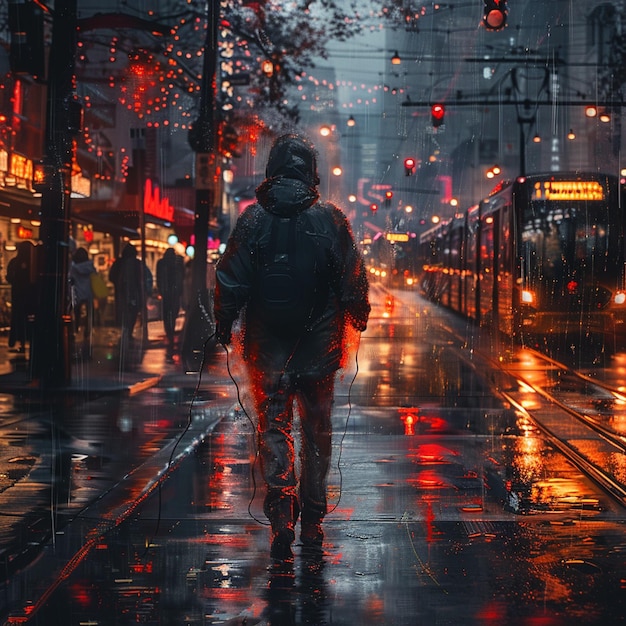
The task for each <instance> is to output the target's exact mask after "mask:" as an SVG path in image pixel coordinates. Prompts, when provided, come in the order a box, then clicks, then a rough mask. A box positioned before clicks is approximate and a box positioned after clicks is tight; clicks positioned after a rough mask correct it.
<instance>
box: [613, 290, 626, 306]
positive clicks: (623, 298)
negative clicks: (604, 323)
mask: <svg viewBox="0 0 626 626" xmlns="http://www.w3.org/2000/svg"><path fill="white" fill-rule="evenodd" d="M613 302H615V304H624V303H625V302H626V293H624V292H623V291H618V292H617V293H616V294H615V295H614V296H613Z"/></svg>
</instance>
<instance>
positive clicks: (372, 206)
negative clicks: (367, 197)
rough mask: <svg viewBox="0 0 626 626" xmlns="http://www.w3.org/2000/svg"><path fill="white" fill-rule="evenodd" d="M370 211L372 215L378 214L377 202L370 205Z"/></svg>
mask: <svg viewBox="0 0 626 626" xmlns="http://www.w3.org/2000/svg"><path fill="white" fill-rule="evenodd" d="M370 211H371V212H372V213H376V211H378V205H377V204H376V203H375V202H372V204H370Z"/></svg>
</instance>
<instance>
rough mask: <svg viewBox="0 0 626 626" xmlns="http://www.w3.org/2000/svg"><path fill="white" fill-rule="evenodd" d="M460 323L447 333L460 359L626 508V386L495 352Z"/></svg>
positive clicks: (536, 358) (531, 353)
mask: <svg viewBox="0 0 626 626" xmlns="http://www.w3.org/2000/svg"><path fill="white" fill-rule="evenodd" d="M394 294H395V297H396V299H398V300H400V299H403V300H405V304H408V303H409V302H408V301H411V302H412V304H415V305H417V306H422V304H423V301H421V299H419V296H415V295H407V294H406V292H405V293H404V294H403V292H397V291H396V292H394ZM414 298H418V299H416V300H414ZM426 306H435V305H432V303H428V304H427V305H426ZM439 310H440V309H439V308H438V311H439ZM440 319H441V320H442V323H446V324H447V322H443V320H445V319H446V316H444V317H441V318H440ZM455 320H458V318H457V317H456V316H454V315H453V314H451V317H450V325H449V326H447V325H446V328H445V330H446V331H447V332H449V333H450V334H451V335H452V336H453V337H454V338H455V344H457V348H456V350H457V353H458V355H459V357H460V358H462V359H463V360H464V361H465V362H467V363H468V364H470V365H471V366H472V367H473V368H474V369H478V368H484V371H487V370H488V371H489V372H490V377H491V384H492V386H493V387H494V391H495V392H496V393H497V394H499V395H500V396H501V397H502V398H503V399H504V400H505V401H507V402H508V403H509V404H510V405H511V406H512V407H514V408H515V409H516V410H517V411H518V412H519V413H520V414H522V415H523V416H525V418H526V419H527V420H532V422H533V423H534V424H536V426H537V428H538V429H539V430H541V431H542V432H543V433H544V435H545V436H546V438H547V439H548V440H549V441H550V443H551V444H553V445H554V447H555V448H557V449H558V450H559V451H560V452H561V453H562V454H563V455H564V456H565V457H566V458H568V459H569V460H570V461H571V462H572V463H573V464H574V465H576V466H577V467H578V468H579V470H580V471H581V472H583V473H584V474H585V475H586V476H588V477H589V478H590V479H591V480H593V481H594V482H595V483H596V484H597V485H598V486H599V487H600V488H601V489H602V490H603V491H604V492H605V493H607V494H608V495H609V496H611V497H612V499H613V500H614V501H616V502H617V503H619V504H620V505H621V506H625V507H626V381H625V384H624V385H623V386H622V385H621V384H620V383H619V380H617V379H616V378H614V377H613V379H612V382H607V383H603V382H602V381H601V380H598V379H599V378H601V377H602V374H601V373H599V372H600V369H601V368H599V369H596V370H595V372H594V374H593V375H594V378H592V377H591V376H592V375H590V373H589V372H584V371H580V370H578V369H575V368H574V367H571V366H569V365H567V364H565V363H562V362H559V361H557V360H555V359H553V358H551V357H549V356H547V355H546V354H543V353H541V352H538V351H537V350H534V349H530V348H523V347H520V348H517V349H511V346H510V343H509V344H508V345H507V346H504V345H500V346H495V347H494V343H493V342H491V341H489V340H485V339H486V338H485V337H484V335H485V334H486V333H483V331H482V329H478V328H473V327H472V328H471V329H470V331H469V333H468V332H467V328H466V329H465V332H466V334H465V336H463V334H462V333H461V332H459V328H458V325H457V324H456V323H455ZM464 323H466V322H464ZM481 333H482V334H483V336H482V337H479V335H480V334H481ZM607 378H611V376H609V375H607ZM622 387H623V388H622Z"/></svg>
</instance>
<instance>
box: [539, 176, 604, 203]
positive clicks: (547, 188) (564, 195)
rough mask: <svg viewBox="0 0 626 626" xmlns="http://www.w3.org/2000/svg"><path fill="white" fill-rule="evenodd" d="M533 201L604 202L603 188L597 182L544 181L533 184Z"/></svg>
mask: <svg viewBox="0 0 626 626" xmlns="http://www.w3.org/2000/svg"><path fill="white" fill-rule="evenodd" d="M532 199H533V200H552V201H556V202H558V201H562V200H604V187H603V186H602V185H601V184H600V183H599V182H598V181H597V180H545V181H542V182H538V183H535V187H534V189H533V194H532Z"/></svg>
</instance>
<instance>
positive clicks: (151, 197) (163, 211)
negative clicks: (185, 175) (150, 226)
mask: <svg viewBox="0 0 626 626" xmlns="http://www.w3.org/2000/svg"><path fill="white" fill-rule="evenodd" d="M143 210H144V213H146V215H152V216H154V217H158V218H159V219H162V220H165V221H166V222H171V221H173V220H174V207H173V206H172V205H171V204H170V201H169V200H168V199H167V198H161V192H160V191H159V188H158V187H156V186H154V187H153V185H152V181H151V180H150V179H149V178H148V179H147V180H146V186H145V189H144V194H143Z"/></svg>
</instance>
